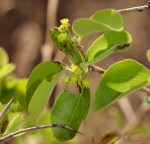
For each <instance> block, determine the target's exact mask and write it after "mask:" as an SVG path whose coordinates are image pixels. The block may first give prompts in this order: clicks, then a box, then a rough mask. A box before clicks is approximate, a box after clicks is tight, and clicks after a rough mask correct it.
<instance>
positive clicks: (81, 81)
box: [63, 64, 90, 88]
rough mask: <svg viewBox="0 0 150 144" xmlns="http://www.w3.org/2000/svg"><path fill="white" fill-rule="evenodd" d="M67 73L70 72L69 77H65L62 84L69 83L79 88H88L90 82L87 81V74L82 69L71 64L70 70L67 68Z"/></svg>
mask: <svg viewBox="0 0 150 144" xmlns="http://www.w3.org/2000/svg"><path fill="white" fill-rule="evenodd" d="M68 70H69V71H71V72H72V75H71V76H67V77H66V78H65V79H63V83H64V84H66V83H69V84H73V85H78V86H80V87H82V88H83V87H86V88H89V87H90V81H89V80H88V79H87V73H86V72H85V71H86V70H85V71H84V70H83V68H82V67H80V66H79V65H76V64H72V65H71V68H68Z"/></svg>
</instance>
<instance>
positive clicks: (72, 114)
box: [51, 89, 90, 141]
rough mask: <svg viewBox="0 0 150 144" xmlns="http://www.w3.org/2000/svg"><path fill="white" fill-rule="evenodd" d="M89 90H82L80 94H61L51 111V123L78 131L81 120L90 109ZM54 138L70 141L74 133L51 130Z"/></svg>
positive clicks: (65, 130) (57, 129) (58, 129)
mask: <svg viewBox="0 0 150 144" xmlns="http://www.w3.org/2000/svg"><path fill="white" fill-rule="evenodd" d="M89 93H90V92H89V89H84V90H83V92H82V94H73V93H70V92H62V93H61V94H60V95H59V96H58V98H57V100H56V102H55V104H54V106H53V109H52V114H51V123H52V124H65V125H67V126H69V127H71V128H73V129H75V130H78V128H79V126H80V124H81V122H82V120H83V119H84V118H85V117H86V115H87V113H88V111H89V107H90V94H89ZM52 131H53V134H54V136H55V137H56V138H57V139H58V140H60V141H66V140H69V139H72V138H73V137H74V136H75V134H76V132H73V131H70V130H67V129H63V128H54V129H52Z"/></svg>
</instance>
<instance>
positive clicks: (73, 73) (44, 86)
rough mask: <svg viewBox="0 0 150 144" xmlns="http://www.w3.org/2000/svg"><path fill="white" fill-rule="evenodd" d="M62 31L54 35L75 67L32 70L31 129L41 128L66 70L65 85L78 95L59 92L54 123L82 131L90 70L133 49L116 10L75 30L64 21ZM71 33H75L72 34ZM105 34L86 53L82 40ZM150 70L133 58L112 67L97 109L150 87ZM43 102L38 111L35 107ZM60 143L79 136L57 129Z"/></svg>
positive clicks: (101, 13)
mask: <svg viewBox="0 0 150 144" xmlns="http://www.w3.org/2000/svg"><path fill="white" fill-rule="evenodd" d="M60 23H61V24H60V26H59V27H54V28H51V29H50V30H49V34H50V37H51V39H52V41H53V42H54V43H55V45H56V46H57V48H58V49H59V50H60V51H62V52H64V53H65V54H66V55H70V56H71V57H70V59H69V61H70V66H67V65H65V64H64V63H61V62H56V61H46V62H42V63H41V64H39V65H38V66H36V67H35V69H34V70H33V71H32V73H31V75H30V77H29V81H28V84H27V93H26V94H27V107H28V113H29V115H28V117H27V125H28V126H31V125H34V124H36V123H35V119H36V120H38V117H39V115H40V113H41V112H42V110H43V108H44V106H45V104H46V103H47V101H48V100H49V97H50V94H51V93H52V91H53V88H54V86H55V84H56V82H57V80H58V78H59V77H60V76H61V75H62V74H63V73H64V72H66V71H69V72H70V75H68V76H66V77H65V78H64V79H63V81H62V83H63V84H71V85H74V86H75V87H76V88H77V89H78V92H77V93H72V92H69V91H62V92H60V94H59V96H58V97H57V99H56V101H55V103H54V106H53V107H52V110H51V118H50V123H51V124H63V125H67V126H69V127H71V128H73V129H75V130H78V129H79V127H80V125H81V123H82V121H83V120H84V119H85V118H86V116H87V114H88V111H89V108H90V103H91V101H90V97H91V95H90V85H91V83H90V80H89V79H88V75H89V73H90V72H91V69H90V67H91V66H93V64H95V63H96V62H98V61H100V60H102V59H104V58H106V57H107V56H108V55H110V54H112V53H113V52H116V51H122V50H126V49H127V48H128V47H129V46H130V44H131V41H132V40H131V36H130V34H129V33H128V32H126V31H124V28H123V20H122V17H121V15H120V13H118V12H117V11H116V10H113V9H105V10H101V11H98V12H96V13H95V14H93V15H92V16H91V17H90V18H80V19H77V20H75V21H74V22H73V24H72V27H71V26H70V23H69V20H68V19H67V18H64V19H62V20H60ZM71 28H72V30H73V32H74V34H73V35H72V34H71V33H70V29H71ZM98 32H103V34H101V35H100V37H98V38H97V39H96V40H95V41H94V42H93V43H92V44H91V46H90V47H89V48H88V50H87V51H86V52H83V47H82V46H81V44H80V43H81V40H82V38H83V37H85V36H87V35H90V34H92V33H98ZM149 78H150V71H149V70H148V69H147V68H145V67H144V66H143V65H142V64H140V63H138V62H136V61H135V60H132V59H125V60H123V61H120V62H117V63H115V64H113V65H111V66H110V67H109V68H108V69H107V70H106V71H105V73H104V74H103V76H102V78H101V80H100V82H99V85H98V86H97V90H96V92H95V98H94V110H95V111H97V110H101V109H103V108H105V107H106V106H108V105H110V104H111V103H113V102H114V101H116V100H118V99H119V98H121V97H123V96H125V95H127V94H128V93H130V92H133V91H135V90H137V89H139V88H141V87H143V86H145V85H148V84H150V81H149ZM37 103H38V107H36V108H35V105H36V104H37ZM52 131H53V134H54V136H55V137H56V138H57V139H58V140H60V141H66V140H69V139H72V138H73V137H74V136H75V135H76V132H74V131H70V130H68V129H63V128H54V129H52Z"/></svg>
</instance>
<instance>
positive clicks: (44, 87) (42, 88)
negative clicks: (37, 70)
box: [26, 67, 64, 126]
mask: <svg viewBox="0 0 150 144" xmlns="http://www.w3.org/2000/svg"><path fill="white" fill-rule="evenodd" d="M52 68H53V67H52ZM63 72H64V71H60V72H59V73H56V74H53V76H51V77H50V78H51V79H50V81H49V79H45V80H43V81H42V82H41V83H40V85H39V86H38V87H37V89H36V90H35V91H34V94H33V96H32V98H31V100H30V103H29V106H28V117H27V122H26V125H27V126H32V125H35V124H36V123H37V122H38V120H39V118H40V116H41V113H42V111H43V109H44V107H45V105H46V104H47V102H48V100H49V98H50V96H51V93H52V91H53V89H54V87H55V84H56V82H57V80H58V78H59V77H60V76H61V75H62V73H63Z"/></svg>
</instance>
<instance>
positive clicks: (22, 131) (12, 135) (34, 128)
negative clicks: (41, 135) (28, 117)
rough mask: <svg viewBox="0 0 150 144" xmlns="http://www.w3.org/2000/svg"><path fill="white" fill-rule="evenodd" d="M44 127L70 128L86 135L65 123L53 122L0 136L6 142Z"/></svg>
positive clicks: (1, 140)
mask: <svg viewBox="0 0 150 144" xmlns="http://www.w3.org/2000/svg"><path fill="white" fill-rule="evenodd" d="M44 128H64V129H67V130H70V131H73V132H76V133H79V134H82V135H84V134H83V133H81V132H79V131H77V130H75V129H73V128H71V127H69V126H66V125H64V124H51V125H41V126H35V127H29V128H25V129H21V130H18V131H15V132H12V133H10V134H8V135H5V136H2V137H0V143H1V142H6V141H8V140H10V139H12V138H14V137H15V136H16V135H18V134H22V133H25V132H28V131H33V130H38V129H44Z"/></svg>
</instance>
